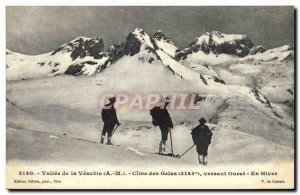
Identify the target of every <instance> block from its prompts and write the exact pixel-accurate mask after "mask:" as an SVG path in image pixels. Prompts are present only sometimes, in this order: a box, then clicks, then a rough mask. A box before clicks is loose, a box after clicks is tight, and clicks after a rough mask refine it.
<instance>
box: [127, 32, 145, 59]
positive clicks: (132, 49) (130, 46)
mask: <svg viewBox="0 0 300 195" xmlns="http://www.w3.org/2000/svg"><path fill="white" fill-rule="evenodd" d="M140 46H141V42H140V41H139V40H138V39H137V38H136V37H135V36H134V34H133V33H132V32H130V33H129V34H128V36H127V37H126V43H125V48H124V49H125V51H124V52H125V55H130V56H133V55H135V54H137V53H139V52H140Z"/></svg>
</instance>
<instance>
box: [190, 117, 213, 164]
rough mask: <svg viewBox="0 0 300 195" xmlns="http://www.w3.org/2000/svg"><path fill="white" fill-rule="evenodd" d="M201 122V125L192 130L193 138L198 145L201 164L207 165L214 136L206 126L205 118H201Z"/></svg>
mask: <svg viewBox="0 0 300 195" xmlns="http://www.w3.org/2000/svg"><path fill="white" fill-rule="evenodd" d="M199 122H200V125H198V126H197V127H195V128H194V129H192V138H193V142H194V144H195V145H196V149H197V153H198V160H199V163H200V164H203V165H207V150H208V146H209V144H210V143H211V138H212V135H213V134H212V132H211V131H210V130H209V128H208V126H207V125H205V123H206V120H205V118H200V120H199Z"/></svg>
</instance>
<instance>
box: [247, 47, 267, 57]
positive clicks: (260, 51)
mask: <svg viewBox="0 0 300 195" xmlns="http://www.w3.org/2000/svg"><path fill="white" fill-rule="evenodd" d="M265 51H266V49H265V48H264V47H263V46H261V45H258V46H254V47H253V48H252V50H251V52H250V55H255V54H257V53H263V52H265Z"/></svg>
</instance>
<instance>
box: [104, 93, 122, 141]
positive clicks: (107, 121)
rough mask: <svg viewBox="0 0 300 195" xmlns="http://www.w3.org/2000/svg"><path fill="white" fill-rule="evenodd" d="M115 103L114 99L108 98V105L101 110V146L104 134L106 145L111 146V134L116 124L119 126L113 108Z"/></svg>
mask: <svg viewBox="0 0 300 195" xmlns="http://www.w3.org/2000/svg"><path fill="white" fill-rule="evenodd" d="M115 102H116V98H115V97H111V98H109V103H108V104H106V105H105V107H104V108H103V109H102V112H101V116H102V121H103V122H104V125H103V130H102V135H101V140H100V143H101V144H103V142H104V139H105V134H106V133H107V143H106V144H108V145H112V142H111V136H112V132H113V130H114V127H115V125H116V124H117V125H118V126H119V125H120V123H119V120H118V117H117V113H116V109H115V107H114V103H115Z"/></svg>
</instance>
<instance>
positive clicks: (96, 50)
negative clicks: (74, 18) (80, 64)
mask: <svg viewBox="0 0 300 195" xmlns="http://www.w3.org/2000/svg"><path fill="white" fill-rule="evenodd" d="M103 49H104V43H103V39H102V38H99V37H95V38H88V37H83V36H80V37H76V38H75V39H73V40H72V41H70V42H69V43H66V44H63V45H62V46H60V47H59V48H57V49H56V50H55V51H53V52H52V53H51V55H56V54H57V53H62V54H64V53H71V58H72V59H73V60H75V59H76V58H78V57H79V58H84V57H85V56H92V57H94V58H96V59H98V58H100V57H101V55H100V53H102V52H103Z"/></svg>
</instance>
